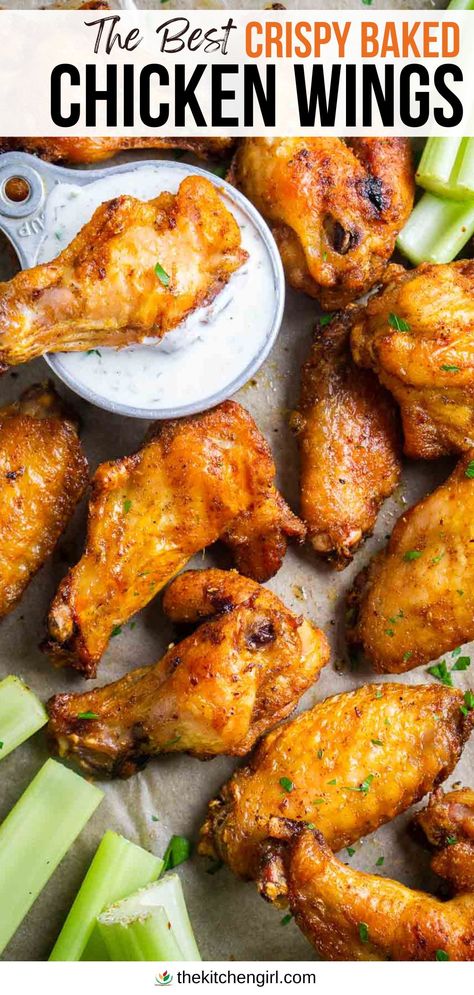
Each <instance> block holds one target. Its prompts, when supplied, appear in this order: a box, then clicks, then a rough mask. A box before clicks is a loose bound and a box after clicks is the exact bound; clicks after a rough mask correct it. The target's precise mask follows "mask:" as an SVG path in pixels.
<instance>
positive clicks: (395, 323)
mask: <svg viewBox="0 0 474 995" xmlns="http://www.w3.org/2000/svg"><path fill="white" fill-rule="evenodd" d="M388 323H389V325H390V328H394V329H395V331H396V332H410V331H411V328H410V325H409V324H408V321H405V319H404V318H400V316H399V315H398V314H394V313H393V311H391V312H390V314H389V316H388Z"/></svg>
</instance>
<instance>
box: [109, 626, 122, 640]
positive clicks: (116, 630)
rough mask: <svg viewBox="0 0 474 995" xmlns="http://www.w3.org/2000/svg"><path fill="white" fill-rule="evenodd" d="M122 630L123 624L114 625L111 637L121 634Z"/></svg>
mask: <svg viewBox="0 0 474 995" xmlns="http://www.w3.org/2000/svg"><path fill="white" fill-rule="evenodd" d="M121 631H122V626H121V625H114V627H113V629H112V632H111V633H110V638H111V639H113V637H114V636H119V635H120V633H121Z"/></svg>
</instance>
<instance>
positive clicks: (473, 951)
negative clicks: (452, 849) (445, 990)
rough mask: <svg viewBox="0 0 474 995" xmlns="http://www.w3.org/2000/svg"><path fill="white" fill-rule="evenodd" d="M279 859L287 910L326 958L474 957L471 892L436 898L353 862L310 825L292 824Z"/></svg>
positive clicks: (419, 958)
mask: <svg viewBox="0 0 474 995" xmlns="http://www.w3.org/2000/svg"><path fill="white" fill-rule="evenodd" d="M448 849H449V847H448ZM271 859H272V858H271V853H270V854H269V853H268V852H267V854H266V861H267V863H271ZM276 859H277V867H278V868H280V867H281V847H280V846H279V845H278V844H277V850H276ZM284 864H285V867H286V873H285V874H284V877H285V878H286V881H285V885H286V888H287V897H288V901H289V906H290V909H291V912H292V913H293V915H294V917H295V921H296V923H297V925H298V926H299V927H300V929H301V930H302V932H303V933H304V935H305V936H306V937H307V939H308V940H309V942H310V943H312V944H313V946H314V947H316V950H317V951H318V953H319V955H320V956H321V957H322V958H323V959H324V960H340V961H341V960H342V961H345V960H375V961H381V960H396V961H402V960H413V961H426V960H428V961H429V960H431V961H434V960H438V959H446V960H448V959H449V960H462V961H467V960H474V894H472V893H471V894H469V893H464V894H460V895H458V896H456V897H455V898H452V899H451V900H450V901H447V902H441V901H439V900H438V899H436V898H433V896H432V895H428V894H426V893H425V892H422V891H414V890H412V889H411V888H407V887H406V886H405V885H403V884H400V883H399V882H398V881H392V880H390V879H389V878H383V877H379V876H378V875H376V874H366V873H364V872H362V871H357V870H353V869H352V868H351V867H350V866H347V865H345V864H343V863H341V862H340V861H339V860H338V859H337V857H335V856H334V854H333V852H332V850H331V849H330V847H329V846H328V844H327V843H326V842H325V840H324V837H323V836H322V834H321V833H319V832H317V831H312V830H310V829H304V830H302V831H296V833H295V835H294V837H293V840H292V841H291V843H290V844H289V846H288V850H287V852H286V854H285V855H284ZM268 873H269V872H268V871H267V874H268ZM270 898H272V895H270ZM440 952H441V957H440Z"/></svg>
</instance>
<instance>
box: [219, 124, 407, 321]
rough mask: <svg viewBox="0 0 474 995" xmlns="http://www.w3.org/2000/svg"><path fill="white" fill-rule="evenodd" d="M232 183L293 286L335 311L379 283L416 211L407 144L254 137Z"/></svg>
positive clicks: (239, 157)
mask: <svg viewBox="0 0 474 995" xmlns="http://www.w3.org/2000/svg"><path fill="white" fill-rule="evenodd" d="M230 180H231V182H233V183H235V185H236V186H237V187H239V189H240V190H242V192H243V193H244V194H245V195H246V196H247V197H248V198H249V200H251V201H253V203H254V204H255V206H256V207H257V209H258V210H259V211H260V213H261V214H263V216H264V217H265V218H266V219H267V221H268V223H269V224H270V226H271V228H272V231H273V234H274V236H275V239H276V241H277V243H278V247H279V249H280V252H281V256H282V260H283V265H284V267H285V270H286V275H287V277H288V280H289V282H290V283H291V285H292V286H293V287H295V288H296V290H304V291H305V292H306V293H307V294H310V295H311V297H316V298H317V299H318V300H319V301H320V303H321V304H322V306H323V307H324V308H328V309H331V308H334V307H341V306H343V305H344V304H347V303H349V302H350V301H353V300H355V298H356V297H359V296H360V295H361V294H363V293H365V291H367V290H369V289H370V287H373V286H374V284H375V283H377V281H378V280H379V279H380V277H381V275H382V273H383V271H384V269H385V266H386V265H387V262H388V260H389V259H390V256H391V255H392V252H393V250H394V247H395V240H396V237H397V235H398V232H399V231H400V229H401V228H402V227H403V225H404V224H405V221H406V220H407V218H408V216H409V214H410V211H411V209H412V205H413V195H414V176H413V169H412V163H411V153H410V146H409V142H408V140H407V139H405V138H355V139H349V140H348V141H342V140H341V139H340V138H246V139H245V140H244V141H243V142H242V143H241V144H240V146H239V147H238V149H237V152H236V155H235V159H234V162H233V166H232V169H231V174H230Z"/></svg>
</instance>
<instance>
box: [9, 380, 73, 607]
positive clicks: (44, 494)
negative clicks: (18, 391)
mask: <svg viewBox="0 0 474 995" xmlns="http://www.w3.org/2000/svg"><path fill="white" fill-rule="evenodd" d="M87 477H88V474H87V462H86V459H85V456H84V454H83V452H82V449H81V444H80V442H79V436H78V433H77V425H76V424H75V421H74V419H73V417H72V415H71V413H70V412H68V411H67V410H66V408H65V407H64V406H63V404H62V402H61V400H60V398H59V397H58V395H57V394H56V392H55V390H54V388H53V386H52V385H51V384H37V385H35V386H34V387H29V388H28V390H26V391H25V392H24V393H23V394H22V395H21V397H20V399H19V401H17V402H16V403H14V404H10V405H9V406H8V407H4V408H1V409H0V617H3V616H4V615H6V614H7V612H9V611H11V609H12V608H13V607H14V606H15V604H16V603H17V601H18V600H19V598H20V597H21V595H22V594H23V591H24V590H25V588H26V587H27V586H28V584H29V582H30V580H31V579H32V577H33V576H34V575H35V573H36V572H37V570H39V568H40V567H41V566H42V565H43V563H44V562H45V560H46V559H47V558H48V556H50V555H51V553H52V552H53V549H54V547H55V545H56V543H57V541H58V539H59V537H60V535H61V533H62V532H63V531H64V529H65V528H66V525H67V524H68V522H69V519H70V518H71V516H72V513H73V511H74V508H75V506H76V504H77V502H78V501H79V499H80V498H81V497H82V495H83V493H84V491H85V488H86V486H87Z"/></svg>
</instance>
